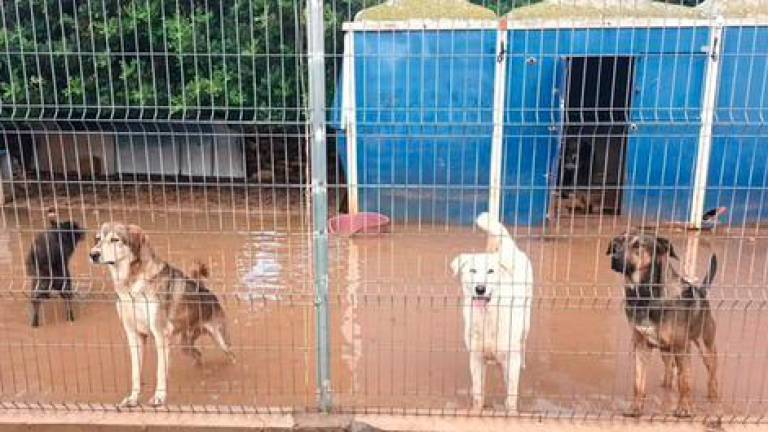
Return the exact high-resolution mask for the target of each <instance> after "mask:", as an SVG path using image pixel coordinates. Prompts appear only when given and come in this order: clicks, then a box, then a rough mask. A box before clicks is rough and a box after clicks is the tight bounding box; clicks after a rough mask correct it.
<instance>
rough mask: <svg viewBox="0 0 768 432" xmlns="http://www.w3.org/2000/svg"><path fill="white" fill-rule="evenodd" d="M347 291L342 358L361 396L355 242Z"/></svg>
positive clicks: (350, 252) (351, 245)
mask: <svg viewBox="0 0 768 432" xmlns="http://www.w3.org/2000/svg"><path fill="white" fill-rule="evenodd" d="M347 256H348V257H349V259H348V261H347V278H346V281H347V284H346V285H347V289H346V296H345V302H344V312H343V315H342V318H341V335H342V337H343V338H344V346H343V347H342V351H341V358H342V360H343V361H344V363H346V365H347V368H348V370H349V372H350V374H351V381H352V388H351V392H352V394H359V392H360V380H359V378H358V377H359V373H358V362H359V361H360V357H361V356H362V354H363V341H362V338H361V332H360V322H359V321H358V319H357V309H358V308H357V296H358V291H359V288H360V252H359V250H358V246H357V245H356V244H355V242H354V240H351V241H350V242H349V244H348V247H347Z"/></svg>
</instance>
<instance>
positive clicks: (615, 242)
mask: <svg viewBox="0 0 768 432" xmlns="http://www.w3.org/2000/svg"><path fill="white" fill-rule="evenodd" d="M623 241H624V237H614V238H612V239H611V241H610V242H609V243H608V249H607V250H606V251H605V254H606V255H613V253H614V252H615V251H616V247H617V246H618V245H619V243H620V242H623Z"/></svg>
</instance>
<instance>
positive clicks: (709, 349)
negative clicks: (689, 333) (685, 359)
mask: <svg viewBox="0 0 768 432" xmlns="http://www.w3.org/2000/svg"><path fill="white" fill-rule="evenodd" d="M703 330H704V331H703V334H702V339H703V340H704V351H703V352H702V353H701V354H702V360H704V366H705V367H706V368H707V373H708V374H709V382H708V385H707V398H708V399H709V400H710V401H711V402H717V401H718V399H719V398H720V394H719V388H718V385H717V347H715V320H714V319H712V317H711V316H710V317H707V318H706V319H705V321H704V329H703Z"/></svg>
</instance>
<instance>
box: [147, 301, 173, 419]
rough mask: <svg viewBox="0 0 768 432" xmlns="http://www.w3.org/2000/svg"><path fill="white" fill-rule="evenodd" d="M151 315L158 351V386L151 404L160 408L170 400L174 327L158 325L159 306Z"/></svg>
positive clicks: (153, 334) (151, 325)
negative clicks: (170, 342) (169, 372)
mask: <svg viewBox="0 0 768 432" xmlns="http://www.w3.org/2000/svg"><path fill="white" fill-rule="evenodd" d="M151 309H153V310H150V315H154V318H153V319H151V324H150V331H151V332H152V337H153V338H155V348H156V350H157V385H156V387H155V395H154V396H152V399H150V400H149V404H150V405H152V406H154V407H158V406H162V405H165V401H166V399H167V398H168V367H169V363H170V352H169V350H170V346H169V345H170V344H169V343H168V341H169V339H170V335H171V334H173V330H172V327H170V329H169V328H164V329H160V328H158V325H157V323H158V322H157V314H158V313H159V311H158V310H157V306H156V305H154V306H153V307H151Z"/></svg>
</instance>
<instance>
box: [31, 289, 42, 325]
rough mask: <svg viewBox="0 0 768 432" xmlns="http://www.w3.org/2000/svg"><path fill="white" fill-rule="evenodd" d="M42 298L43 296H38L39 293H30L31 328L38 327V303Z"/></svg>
mask: <svg viewBox="0 0 768 432" xmlns="http://www.w3.org/2000/svg"><path fill="white" fill-rule="evenodd" d="M42 298H43V296H42V295H40V293H39V291H34V292H33V293H32V322H31V325H32V327H39V326H40V301H41V300H42Z"/></svg>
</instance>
